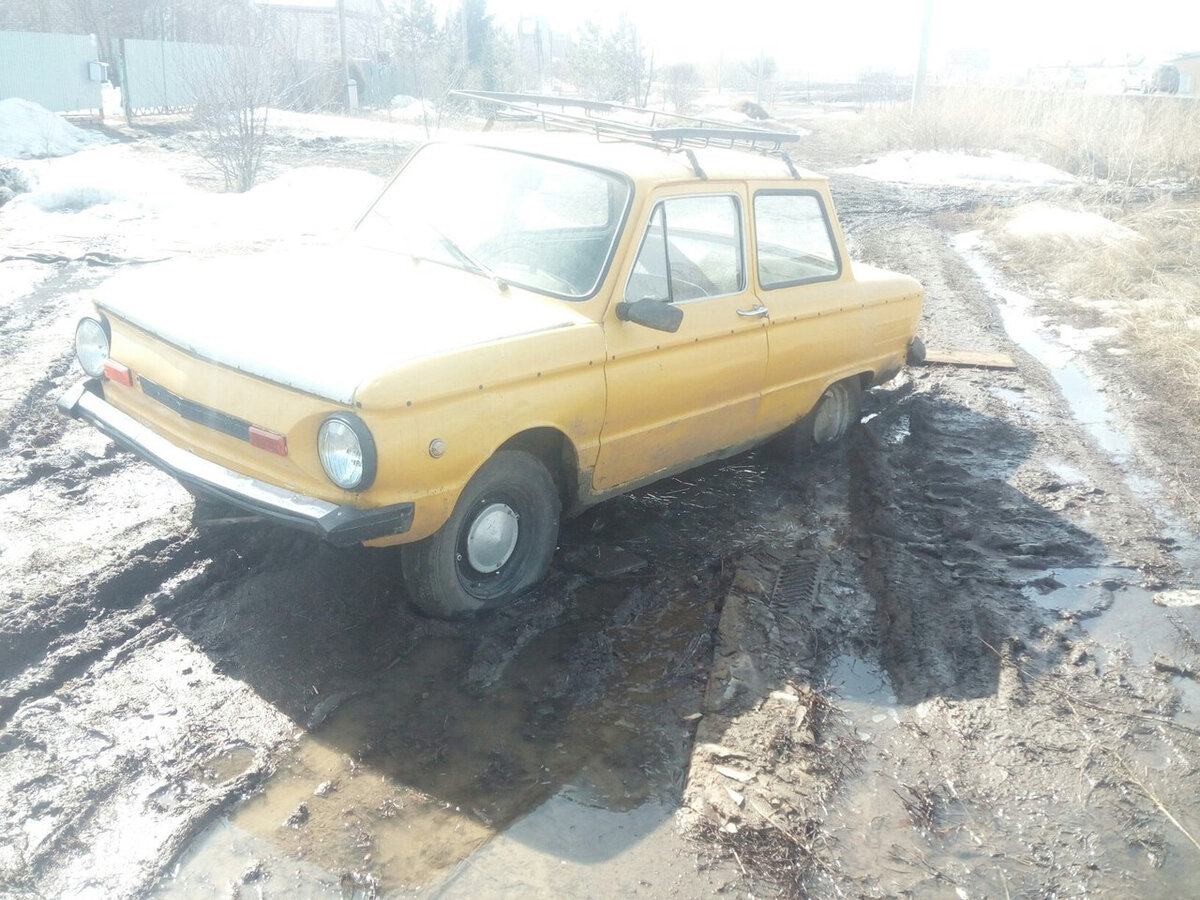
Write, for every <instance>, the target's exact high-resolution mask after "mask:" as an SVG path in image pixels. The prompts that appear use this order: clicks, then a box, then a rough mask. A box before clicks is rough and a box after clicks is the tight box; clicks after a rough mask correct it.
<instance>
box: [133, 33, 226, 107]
mask: <svg viewBox="0 0 1200 900" xmlns="http://www.w3.org/2000/svg"><path fill="white" fill-rule="evenodd" d="M224 52H225V49H224V48H222V47H220V46H218V45H215V44H185V43H180V42H178V41H139V40H133V39H125V40H122V41H121V54H122V59H123V65H124V67H125V71H124V73H123V75H124V77H123V78H122V80H121V84H122V85H123V88H122V90H124V91H125V94H124V97H123V100H124V102H125V105H126V109H128V110H131V111H133V112H142V113H147V112H174V111H177V110H182V109H188V108H190V107H192V106H194V105H195V103H196V90H197V85H196V81H195V80H196V79H197V78H201V77H203V74H204V73H205V72H212V71H215V70H216V69H217V68H219V67H220V65H221V60H222V55H223V53H224Z"/></svg>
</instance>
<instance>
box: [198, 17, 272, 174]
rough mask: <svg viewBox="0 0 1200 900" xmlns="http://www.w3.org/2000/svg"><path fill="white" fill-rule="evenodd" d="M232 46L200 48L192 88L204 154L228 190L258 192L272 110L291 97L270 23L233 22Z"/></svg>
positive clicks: (258, 19) (230, 31)
mask: <svg viewBox="0 0 1200 900" xmlns="http://www.w3.org/2000/svg"><path fill="white" fill-rule="evenodd" d="M227 34H229V36H230V43H228V44H224V45H220V46H210V47H203V48H198V52H197V53H196V54H195V55H194V57H193V62H192V64H191V65H190V66H189V71H188V82H189V85H190V87H191V90H192V93H193V96H194V97H195V107H194V110H193V119H194V121H195V122H196V124H197V125H198V126H199V130H200V143H201V154H202V155H203V157H204V158H205V160H206V161H207V162H209V163H210V164H211V165H212V166H213V167H214V168H216V169H217V171H219V172H220V173H221V175H222V177H223V178H224V179H225V189H226V190H233V191H238V192H242V191H247V190H249V189H250V188H251V187H253V186H254V181H255V179H256V177H257V176H258V170H259V167H260V166H261V164H262V155H263V149H264V147H265V146H266V140H267V119H268V110H269V109H270V108H271V107H272V106H275V105H278V104H279V102H280V101H281V99H282V98H283V96H284V95H285V93H286V92H287V83H286V82H285V79H284V72H285V71H287V69H286V67H285V66H284V65H283V59H284V58H283V56H282V54H281V52H280V49H279V46H278V43H277V41H276V39H275V38H276V36H275V35H274V34H273V32H272V30H271V28H270V25H269V22H268V20H267V19H266V18H265V17H264V16H262V15H260V14H256V13H255V12H254V11H253V10H247V11H244V12H240V13H239V14H237V15H236V16H235V17H233V18H232V19H231V20H230V21H229V25H228V28H227Z"/></svg>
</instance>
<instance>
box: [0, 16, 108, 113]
mask: <svg viewBox="0 0 1200 900" xmlns="http://www.w3.org/2000/svg"><path fill="white" fill-rule="evenodd" d="M99 59H100V56H99V53H98V49H97V47H96V39H95V38H94V37H92V36H91V35H81V34H40V33H38V32H31V31H0V99H4V98H6V97H21V98H22V99H25V100H32V101H33V102H35V103H40V104H41V105H42V106H44V107H46V109H52V110H55V111H56V112H76V111H79V110H96V111H98V110H99V109H100V84H99V82H96V81H92V80H90V78H89V77H88V64H89V63H93V62H97V61H98V60H99Z"/></svg>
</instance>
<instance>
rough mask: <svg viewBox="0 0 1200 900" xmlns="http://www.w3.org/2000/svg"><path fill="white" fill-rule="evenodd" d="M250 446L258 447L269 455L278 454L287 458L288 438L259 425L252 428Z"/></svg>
mask: <svg viewBox="0 0 1200 900" xmlns="http://www.w3.org/2000/svg"><path fill="white" fill-rule="evenodd" d="M250 446H252V447H258V448H259V449H260V450H266V451H267V452H269V453H276V454H278V455H279V456H287V438H286V437H284V436H283V435H282V434H276V433H275V432H274V431H267V430H266V429H265V428H259V427H258V426H257V425H251V426H250Z"/></svg>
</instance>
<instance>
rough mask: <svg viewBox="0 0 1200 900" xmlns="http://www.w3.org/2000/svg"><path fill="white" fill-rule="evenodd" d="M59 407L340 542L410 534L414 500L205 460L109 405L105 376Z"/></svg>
mask: <svg viewBox="0 0 1200 900" xmlns="http://www.w3.org/2000/svg"><path fill="white" fill-rule="evenodd" d="M58 408H59V410H60V411H61V412H62V413H64V414H66V415H68V416H71V417H72V418H76V419H82V420H83V421H85V422H87V423H89V424H90V425H93V426H94V427H95V428H97V429H98V430H99V431H101V432H103V433H104V434H106V435H108V436H109V437H110V438H112V439H113V440H114V441H116V442H117V443H118V444H119V445H121V446H122V447H125V448H126V449H128V450H132V451H133V452H134V453H136V454H137V455H138V456H140V457H141V458H142V459H144V460H146V461H147V462H149V463H151V464H152V465H155V466H157V467H158V468H160V469H162V470H163V471H164V472H167V473H168V474H170V475H172V476H174V477H175V478H176V479H177V480H178V481H179V482H181V483H182V484H183V485H184V487H186V488H188V489H189V490H191V491H194V492H195V493H197V494H203V495H206V496H209V497H215V498H217V499H220V500H223V501H225V502H227V503H231V504H233V505H234V506H237V507H239V508H241V509H245V510H248V511H250V512H252V513H255V514H257V515H260V516H263V517H265V518H267V519H270V520H272V521H275V522H278V523H280V524H283V525H288V526H291V527H293V528H299V529H301V530H303V531H308V532H311V533H313V534H316V535H319V536H320V537H322V538H324V539H325V540H327V541H329V542H330V543H332V544H335V545H337V546H349V545H351V544H357V543H360V542H362V541H368V540H372V539H374V538H382V537H391V536H394V535H397V534H404V533H405V532H406V531H408V529H409V528H410V527H411V526H412V520H413V504H411V503H397V504H394V505H392V506H382V507H376V508H374V509H357V508H355V507H353V506H343V505H339V504H336V503H330V502H328V501H326V500H319V499H317V498H315V497H307V496H305V495H303V494H298V493H296V492H295V491H289V490H287V489H285V488H281V487H277V486H276V485H273V484H270V483H268V482H265V481H261V480H260V479H257V478H250V477H249V476H247V475H242V474H240V473H238V472H234V471H233V470H232V469H227V468H225V467H224V466H222V465H218V464H217V463H214V462H211V461H209V460H207V459H202V458H201V457H199V456H197V455H196V454H194V453H191V452H190V451H188V450H184V449H183V448H181V447H177V446H175V445H174V444H172V443H171V442H170V441H168V440H167V439H166V438H164V437H162V436H161V435H159V434H156V433H155V432H153V431H151V430H150V429H149V428H147V427H146V426H145V425H142V424H141V423H139V422H137V421H136V420H134V419H133V418H131V417H130V416H128V415H126V414H125V413H123V412H121V411H120V410H119V409H117V408H116V407H114V406H112V405H111V404H110V403H108V402H107V401H106V400H105V399H104V391H103V388H102V386H101V383H100V380H99V379H96V378H86V379H84V380H83V381H80V382H79V383H78V384H76V385H74V386H73V387H71V388H70V389H69V390H68V391H66V393H64V394H63V395H62V396H61V397H60V398H59V400H58Z"/></svg>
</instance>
